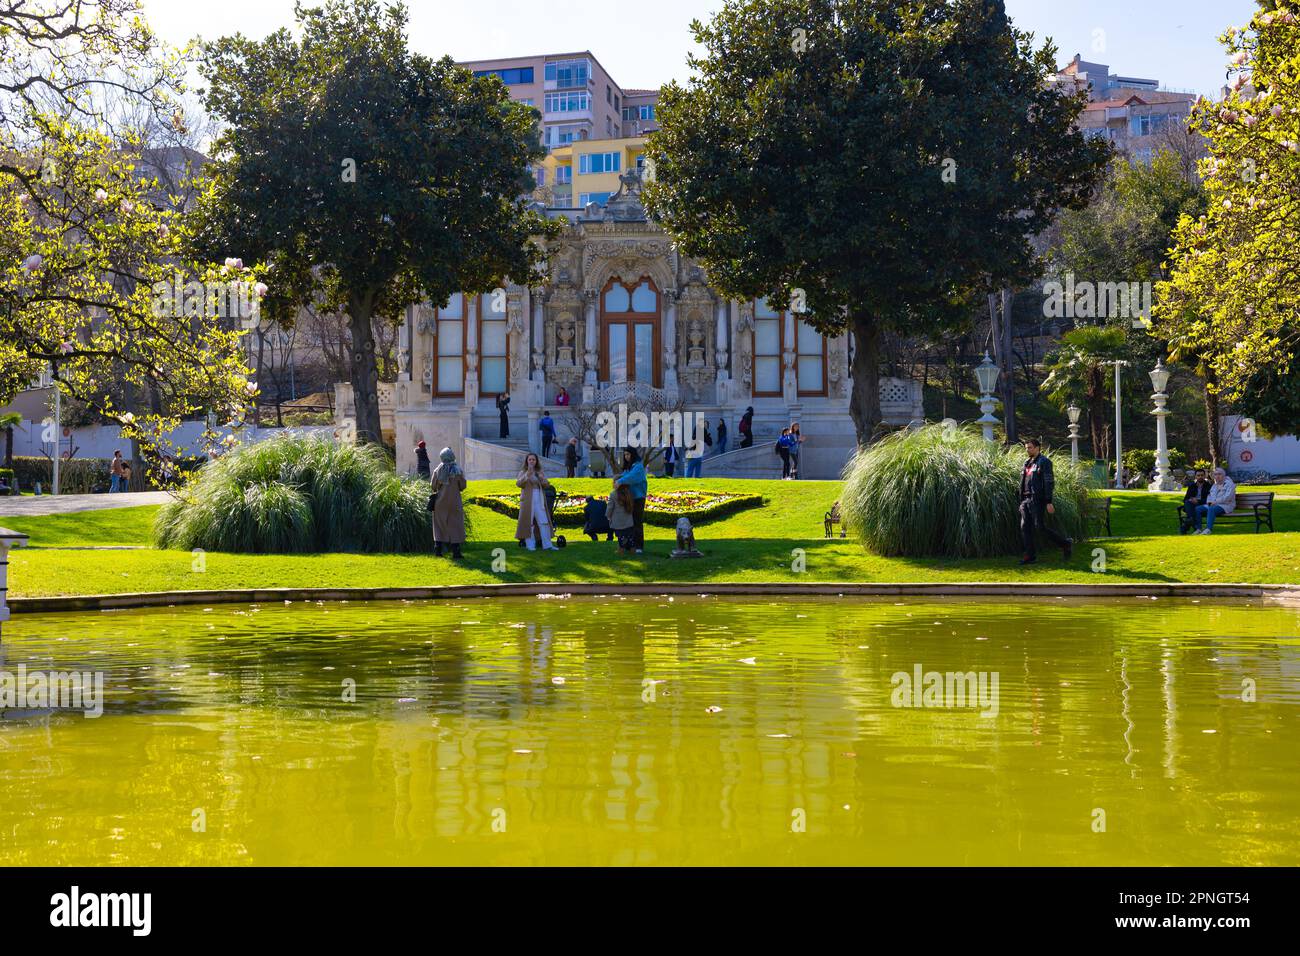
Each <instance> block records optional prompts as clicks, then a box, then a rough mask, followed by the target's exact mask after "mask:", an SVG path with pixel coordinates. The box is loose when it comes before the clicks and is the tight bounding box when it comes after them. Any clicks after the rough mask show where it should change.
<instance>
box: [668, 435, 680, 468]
mask: <svg viewBox="0 0 1300 956" xmlns="http://www.w3.org/2000/svg"><path fill="white" fill-rule="evenodd" d="M680 457H681V452H679V451H678V450H677V440H676V439H675V438H673V437H672V436H671V435H669V436H668V447H667V448H665V449H664V477H665V478H671V477H672V476H673V471H674V470H675V469H676V467H677V459H678V458H680Z"/></svg>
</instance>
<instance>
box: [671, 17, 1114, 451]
mask: <svg viewBox="0 0 1300 956" xmlns="http://www.w3.org/2000/svg"><path fill="white" fill-rule="evenodd" d="M692 29H693V31H694V33H695V36H696V39H697V40H698V41H699V42H700V43H701V44H702V45H703V46H704V49H705V51H706V52H705V54H704V55H703V56H701V57H692V58H691V65H692V66H693V67H694V69H695V71H696V75H695V76H694V77H692V79H691V80H690V81H689V83H688V84H687V85H686V86H679V85H677V84H669V85H668V86H667V87H665V89H664V90H663V93H662V95H661V97H660V101H659V106H658V114H659V121H660V126H661V129H660V131H659V132H658V133H656V134H655V136H654V137H653V139H652V140H651V142H650V144H649V147H648V152H649V155H650V157H651V159H652V160H653V163H654V169H655V177H654V178H655V182H654V183H653V184H652V185H651V186H650V187H649V188H648V190H647V202H648V203H649V205H650V207H651V209H652V211H653V212H654V213H655V214H657V215H658V216H659V218H660V219H661V220H662V222H663V223H664V225H665V226H666V228H667V229H668V230H669V232H670V233H672V234H673V235H674V237H675V238H676V241H677V243H678V245H679V246H680V247H681V249H682V250H683V251H684V252H685V253H686V254H688V255H691V256H693V257H696V258H698V259H699V260H701V261H702V262H703V263H704V265H705V266H706V268H707V269H708V270H709V275H710V279H711V281H712V282H713V283H714V284H715V286H716V287H717V288H719V289H720V290H721V291H722V292H724V293H725V294H727V295H730V296H734V297H737V298H748V297H750V296H756V295H771V296H773V297H774V299H775V301H784V302H789V301H790V300H791V296H792V293H793V290H795V289H799V290H802V295H801V296H795V298H796V299H799V298H802V299H805V300H806V303H807V306H808V310H809V313H810V314H809V315H808V316H807V318H808V319H809V321H810V322H812V323H813V324H814V325H815V326H816V327H818V328H819V329H821V330H822V331H823V332H826V333H829V334H835V333H838V332H840V331H842V330H843V329H845V328H848V329H849V330H850V331H852V333H853V336H854V343H855V347H854V353H853V369H852V371H853V396H852V401H851V409H852V414H853V419H854V423H855V426H856V429H857V433H858V439H859V442H860V443H865V442H867V441H869V440H870V438H871V435H872V432H873V430H874V429H875V427H876V425H877V424H878V423H879V421H880V407H879V392H878V388H879V385H878V382H879V378H878V376H879V368H878V365H879V353H880V337H881V333H882V331H883V330H886V329H889V328H903V329H906V330H907V331H909V332H927V331H928V332H936V331H939V330H943V329H947V328H951V327H953V326H954V325H956V324H958V323H966V322H969V316H970V315H971V314H972V312H973V307H974V305H975V303H976V302H977V301H982V298H983V296H984V295H985V294H987V293H988V292H989V291H991V290H993V289H996V288H1000V287H1002V286H1003V285H1015V284H1018V283H1024V282H1028V281H1030V280H1031V279H1032V278H1034V277H1035V275H1036V274H1037V272H1038V264H1037V257H1036V255H1035V253H1034V250H1033V248H1032V246H1031V244H1030V241H1029V238H1030V237H1031V236H1032V235H1033V234H1035V233H1037V232H1040V231H1041V230H1043V229H1044V228H1045V227H1046V226H1047V225H1048V223H1049V222H1050V220H1051V217H1052V215H1053V214H1054V212H1055V211H1056V210H1057V209H1058V208H1059V207H1062V206H1065V207H1075V206H1079V205H1082V204H1083V203H1084V202H1086V200H1087V197H1088V195H1089V192H1090V191H1091V189H1092V187H1093V184H1094V183H1095V181H1096V180H1097V178H1098V176H1099V175H1100V174H1101V172H1102V170H1103V169H1104V166H1105V162H1106V158H1107V153H1108V149H1107V147H1106V145H1105V144H1104V143H1100V142H1086V141H1085V140H1084V139H1083V138H1082V136H1081V134H1079V133H1078V132H1077V131H1076V130H1075V129H1074V128H1073V123H1074V120H1075V118H1076V117H1077V115H1078V113H1079V111H1080V110H1081V109H1082V107H1083V99H1082V95H1081V94H1080V95H1074V94H1069V95H1067V94H1065V93H1062V92H1059V91H1058V90H1057V89H1056V88H1054V87H1053V86H1052V85H1051V84H1050V83H1049V82H1048V79H1049V77H1050V75H1051V74H1052V73H1053V71H1054V70H1055V62H1054V59H1055V55H1054V50H1053V49H1052V47H1051V45H1050V44H1047V45H1044V46H1042V47H1039V48H1035V47H1034V45H1033V38H1032V37H1031V36H1029V35H1027V34H1025V33H1022V32H1020V31H1018V30H1016V29H1015V28H1014V27H1013V26H1012V24H1011V23H1010V21H1009V20H1008V19H1007V16H1006V12H1005V10H1004V8H1003V4H1002V2H1000V0H727V2H725V3H724V5H723V7H722V9H721V11H719V13H718V14H717V15H716V16H715V17H714V18H713V20H712V21H711V22H710V23H708V24H701V23H699V22H695V23H693V24H692Z"/></svg>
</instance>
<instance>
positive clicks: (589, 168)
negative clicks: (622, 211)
mask: <svg viewBox="0 0 1300 956" xmlns="http://www.w3.org/2000/svg"><path fill="white" fill-rule="evenodd" d="M645 144H646V137H645V136H624V137H621V138H615V139H584V140H577V141H575V142H573V143H569V144H566V145H564V146H558V147H555V148H554V149H552V150H551V152H550V153H549V154H548V155H547V157H546V159H545V160H544V161H543V162H542V164H541V167H540V168H541V170H542V172H541V175H540V176H539V178H540V179H541V180H543V181H541V182H539V183H538V185H539V186H541V187H543V188H545V189H547V190H549V191H550V195H551V197H552V200H551V202H552V205H553V206H556V207H561V208H565V207H567V208H576V209H583V208H585V207H586V206H587V205H588V203H593V202H594V203H598V204H600V205H604V204H605V201H606V200H608V199H609V197H610V196H612V195H614V194H615V193H617V192H618V187H619V180H618V177H619V175H620V174H621V173H625V172H627V170H629V169H636V168H638V167H640V166H642V165H643V164H644V163H645Z"/></svg>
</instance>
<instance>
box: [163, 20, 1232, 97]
mask: <svg viewBox="0 0 1300 956" xmlns="http://www.w3.org/2000/svg"><path fill="white" fill-rule="evenodd" d="M144 5H145V9H146V11H147V13H148V15H149V21H150V23H151V24H152V25H153V26H154V28H155V29H156V30H157V31H158V32H159V33H160V34H161V35H162V37H163V38H164V39H166V40H168V41H170V42H172V43H176V44H181V43H184V42H185V41H186V40H188V39H190V38H191V37H194V36H203V37H205V38H215V37H218V36H221V35H223V34H227V33H234V32H236V31H238V32H241V33H244V34H245V35H247V36H255V37H261V36H264V35H265V34H267V33H269V32H271V31H272V30H275V29H277V28H278V27H281V26H287V25H290V24H291V23H292V21H293V0H218V2H211V0H144ZM408 6H409V8H410V10H411V43H412V46H413V48H414V49H416V50H419V51H421V52H423V53H426V54H429V55H436V56H441V55H442V54H444V53H447V54H450V55H451V56H453V57H455V58H456V59H457V60H472V59H486V58H488V57H504V56H524V55H528V54H536V53H555V52H562V51H568V50H587V49H589V50H591V52H592V53H594V54H595V55H596V58H597V59H599V60H600V62H601V63H602V64H603V65H604V66H605V68H606V69H607V70H609V71H610V73H611V74H612V75H613V76H614V78H615V79H616V80H617V81H618V82H619V83H620V84H622V85H623V86H625V87H655V86H658V85H660V84H661V83H663V82H666V81H667V80H669V79H678V80H682V79H685V78H686V76H687V75H688V72H689V71H688V70H687V68H686V63H685V60H686V51H687V50H689V49H690V48H691V47H692V45H693V41H692V38H691V35H690V30H689V28H688V24H689V23H690V21H691V19H692V18H694V17H701V18H707V16H708V14H709V12H710V11H712V10H714V9H716V8H717V7H718V6H720V3H719V0H653V2H626V0H410V2H409V3H408ZM1007 9H1008V12H1009V13H1010V14H1011V17H1012V19H1013V20H1014V21H1015V22H1016V24H1017V25H1018V26H1019V27H1020V28H1021V29H1024V30H1029V31H1031V32H1032V33H1034V34H1035V35H1036V36H1037V37H1038V38H1039V39H1040V40H1041V39H1042V38H1043V37H1048V36H1050V37H1052V39H1053V40H1054V41H1055V42H1056V46H1057V49H1058V50H1059V53H1060V57H1059V58H1060V61H1061V63H1062V64H1064V63H1065V62H1067V61H1068V60H1069V59H1070V57H1071V56H1073V55H1074V54H1075V53H1081V54H1083V58H1084V59H1085V60H1091V61H1093V62H1100V63H1106V64H1109V66H1110V67H1111V70H1112V72H1115V73H1119V74H1121V75H1123V76H1137V77H1145V78H1149V79H1156V80H1159V81H1160V82H1161V83H1163V84H1164V85H1166V86H1168V87H1170V88H1173V89H1186V90H1191V91H1193V92H1197V93H1206V94H1212V93H1216V92H1217V91H1218V89H1219V87H1220V86H1221V85H1222V83H1223V80H1224V60H1225V58H1224V56H1223V52H1222V49H1221V47H1220V46H1219V44H1218V36H1219V34H1220V33H1222V32H1223V30H1224V29H1225V28H1227V27H1229V26H1241V25H1244V24H1245V23H1246V22H1247V21H1248V20H1249V19H1250V16H1251V14H1252V13H1253V11H1254V10H1255V3H1254V0H1085V2H1075V0H1007Z"/></svg>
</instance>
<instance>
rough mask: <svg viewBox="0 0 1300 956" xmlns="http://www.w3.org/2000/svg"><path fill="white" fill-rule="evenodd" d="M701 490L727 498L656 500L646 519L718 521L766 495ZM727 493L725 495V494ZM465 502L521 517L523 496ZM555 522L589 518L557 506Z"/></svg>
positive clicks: (575, 524)
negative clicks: (667, 505) (673, 504)
mask: <svg viewBox="0 0 1300 956" xmlns="http://www.w3.org/2000/svg"><path fill="white" fill-rule="evenodd" d="M697 494H704V495H717V496H718V497H719V498H723V500H720V501H713V502H707V503H705V504H703V505H700V506H699V507H695V508H685V509H681V510H675V511H670V510H666V509H663V508H656V507H655V506H654V505H652V504H647V505H646V510H645V523H646V524H648V525H653V526H655V527H658V528H672V527H674V526H676V524H677V519H678V518H680V517H682V516H683V515H685V516H686V517H687V518H689V519H690V520H691V523H692V524H707V523H708V522H710V521H717V520H719V519H720V518H726V517H729V516H731V515H734V514H736V513H737V512H740V511H748V510H749V509H750V508H759V507H762V505H763V503H764V502H763V496H762V495H750V494H732V495H728V494H727V493H725V492H697ZM724 496H725V497H724ZM655 497H656V495H655V493H654V492H651V493H650V499H651V500H652V501H653V499H654V498H655ZM572 500H577V501H583V502H585V501H586V496H585V495H575V496H573V499H572ZM465 503H466V504H469V505H478V506H479V507H482V508H487V509H488V510H489V511H495V512H496V513H497V514H502V515H505V516H506V517H507V518H515V519H518V517H519V499H518V497H517V496H515V495H476V496H474V497H472V498H466V499H465ZM555 511H556V514H555V524H556V526H557V527H560V528H581V527H582V526H583V523H584V521H585V519H584V517H583V513H582V511H581V510H579V511H577V512H576V513H574V512H572V511H567V510H561V509H560V508H559V507H557V508H556V509H555Z"/></svg>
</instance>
